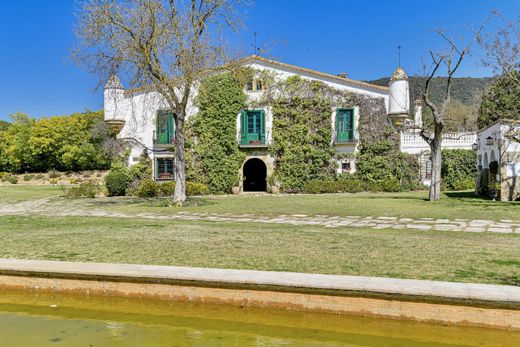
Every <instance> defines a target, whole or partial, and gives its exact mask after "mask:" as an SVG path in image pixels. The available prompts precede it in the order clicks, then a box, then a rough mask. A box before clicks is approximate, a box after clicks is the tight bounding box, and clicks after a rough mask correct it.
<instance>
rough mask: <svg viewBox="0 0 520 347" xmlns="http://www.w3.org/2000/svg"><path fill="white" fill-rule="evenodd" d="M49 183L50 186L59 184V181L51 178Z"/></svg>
mask: <svg viewBox="0 0 520 347" xmlns="http://www.w3.org/2000/svg"><path fill="white" fill-rule="evenodd" d="M49 183H50V184H58V179H57V178H50V179H49Z"/></svg>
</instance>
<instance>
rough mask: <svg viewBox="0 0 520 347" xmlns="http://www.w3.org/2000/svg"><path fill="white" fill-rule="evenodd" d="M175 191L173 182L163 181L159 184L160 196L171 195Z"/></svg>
mask: <svg viewBox="0 0 520 347" xmlns="http://www.w3.org/2000/svg"><path fill="white" fill-rule="evenodd" d="M174 192H175V182H164V183H161V184H159V193H160V194H161V195H162V196H172V195H173V193H174Z"/></svg>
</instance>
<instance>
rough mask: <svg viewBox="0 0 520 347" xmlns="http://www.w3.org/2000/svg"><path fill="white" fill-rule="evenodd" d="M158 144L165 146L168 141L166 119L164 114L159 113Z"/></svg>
mask: <svg viewBox="0 0 520 347" xmlns="http://www.w3.org/2000/svg"><path fill="white" fill-rule="evenodd" d="M156 123H157V127H156V128H157V130H156V132H157V135H156V136H157V143H159V144H163V143H165V141H166V140H167V139H166V118H165V114H164V112H161V111H158V112H157V121H156Z"/></svg>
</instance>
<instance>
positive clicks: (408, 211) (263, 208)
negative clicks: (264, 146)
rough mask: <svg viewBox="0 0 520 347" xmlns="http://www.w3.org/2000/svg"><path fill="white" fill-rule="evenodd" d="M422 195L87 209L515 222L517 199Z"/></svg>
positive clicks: (246, 198)
mask: <svg viewBox="0 0 520 347" xmlns="http://www.w3.org/2000/svg"><path fill="white" fill-rule="evenodd" d="M426 198H427V193H424V192H411V193H359V194H323V195H238V196H236V195H229V196H214V197H209V198H204V200H205V202H208V203H209V204H206V205H204V206H196V207H193V206H192V207H185V208H174V207H170V208H165V207H158V206H157V205H158V204H157V203H156V202H154V201H153V200H143V199H133V198H125V199H120V200H118V199H97V200H92V201H89V202H88V203H87V205H90V206H91V207H95V208H100V207H101V208H105V209H108V210H113V211H121V212H134V213H139V212H152V213H165V211H166V213H168V212H172V213H173V212H178V211H182V210H187V211H192V212H208V213H239V214H240V213H247V214H254V215H263V216H278V215H291V214H306V215H310V216H313V215H328V216H340V217H345V216H363V217H366V216H372V217H380V216H385V217H398V218H442V219H452V220H453V219H456V218H466V219H488V220H495V221H500V220H504V219H509V220H520V202H498V201H491V200H488V199H483V198H481V197H478V196H475V195H474V194H473V193H472V192H449V193H445V194H444V196H443V198H442V200H441V201H438V202H429V201H427V200H426Z"/></svg>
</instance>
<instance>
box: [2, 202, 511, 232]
mask: <svg viewBox="0 0 520 347" xmlns="http://www.w3.org/2000/svg"><path fill="white" fill-rule="evenodd" d="M49 202H50V201H49V199H41V200H33V201H31V202H23V203H18V204H11V205H5V204H0V215H41V216H58V217H64V216H85V217H88V216H92V217H112V218H138V219H154V220H182V221H210V222H238V223H255V224H259V223H261V224H262V223H263V224H287V225H317V226H322V227H326V228H340V227H350V228H372V229H414V230H439V231H466V232H493V233H518V234H520V221H513V220H500V221H491V220H480V219H472V220H470V219H454V220H450V219H434V218H419V219H412V218H397V217H382V216H381V217H362V216H346V217H338V216H328V215H314V216H309V215H305V214H292V215H279V216H261V215H254V214H233V213H222V214H215V213H204V212H185V211H183V212H178V213H175V214H156V213H138V214H132V213H123V212H114V211H109V210H104V209H101V208H87V209H85V208H84V207H85V206H82V205H78V204H75V203H72V204H68V205H59V206H56V205H53V204H49Z"/></svg>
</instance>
